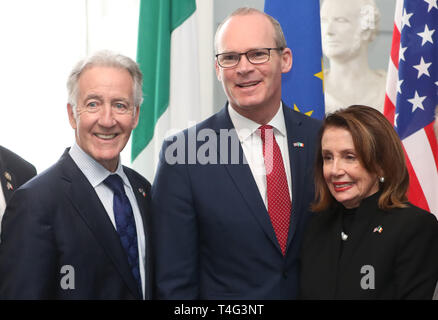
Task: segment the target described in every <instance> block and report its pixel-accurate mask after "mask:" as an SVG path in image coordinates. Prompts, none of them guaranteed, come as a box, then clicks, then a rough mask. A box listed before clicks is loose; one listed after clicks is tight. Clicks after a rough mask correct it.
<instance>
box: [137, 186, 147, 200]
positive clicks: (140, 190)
mask: <svg viewBox="0 0 438 320" xmlns="http://www.w3.org/2000/svg"><path fill="white" fill-rule="evenodd" d="M138 192H140V193H141V194H142V196H143V197H144V198H146V192H144V190H143V188H138Z"/></svg>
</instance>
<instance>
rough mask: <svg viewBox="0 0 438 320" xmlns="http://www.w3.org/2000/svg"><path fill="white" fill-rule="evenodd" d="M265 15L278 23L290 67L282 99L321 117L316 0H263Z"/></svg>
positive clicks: (320, 76) (321, 70)
mask: <svg viewBox="0 0 438 320" xmlns="http://www.w3.org/2000/svg"><path fill="white" fill-rule="evenodd" d="M265 12H266V13H267V14H269V15H271V16H273V17H274V18H275V19H277V20H278V22H280V24H281V27H282V29H283V32H284V36H285V37H286V42H287V45H288V47H289V48H290V49H291V50H292V56H293V64H292V70H291V71H290V72H289V73H286V74H283V81H282V87H281V90H282V99H283V101H284V102H285V103H286V104H287V105H288V106H289V107H291V108H294V109H295V110H298V111H300V112H303V113H306V114H307V115H309V116H312V117H314V118H318V119H322V118H323V117H324V113H325V112H324V92H323V68H322V48H321V26H320V16H319V0H265Z"/></svg>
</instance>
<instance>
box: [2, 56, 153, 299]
mask: <svg viewBox="0 0 438 320" xmlns="http://www.w3.org/2000/svg"><path fill="white" fill-rule="evenodd" d="M141 86H142V75H141V72H140V70H139V68H138V65H137V64H136V63H135V62H134V61H132V60H131V59H130V58H127V57H124V56H122V55H116V54H113V53H110V52H106V51H103V52H99V53H97V54H95V55H93V56H91V57H89V58H87V59H85V60H83V61H81V62H79V63H78V64H77V65H76V67H75V68H74V69H73V70H72V72H71V74H70V76H69V80H68V83H67V87H68V91H69V103H68V105H67V111H68V116H69V120H70V124H71V126H72V128H73V129H74V130H75V138H76V139H75V140H76V141H75V144H74V145H73V146H72V147H71V148H69V149H67V150H66V151H65V152H64V154H63V155H62V157H61V159H60V160H59V161H58V162H57V163H56V164H55V165H53V166H52V167H51V168H49V169H48V170H46V171H44V172H43V173H41V174H40V175H38V176H37V177H36V178H34V179H33V180H31V181H30V182H28V183H27V184H25V185H23V186H22V187H21V188H20V189H18V190H17V191H16V192H15V194H14V196H13V197H12V199H11V202H10V203H9V205H8V208H7V210H6V212H5V216H4V220H3V231H2V234H1V243H0V298H2V299H149V298H151V282H152V278H151V275H152V269H151V264H150V255H151V250H150V248H149V245H150V238H149V236H150V233H149V232H148V227H149V222H148V215H149V208H148V206H149V190H150V184H149V182H148V181H147V180H146V179H144V178H143V177H142V176H141V175H139V174H138V173H136V172H135V171H133V170H131V169H129V168H126V167H124V166H122V165H121V160H120V152H121V151H122V149H123V148H124V147H125V145H126V143H127V142H128V139H129V136H130V134H131V131H132V130H133V129H134V127H135V126H136V125H137V122H138V116H139V106H140V105H141V100H142V90H141Z"/></svg>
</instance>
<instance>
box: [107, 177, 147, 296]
mask: <svg viewBox="0 0 438 320" xmlns="http://www.w3.org/2000/svg"><path fill="white" fill-rule="evenodd" d="M103 183H104V184H105V185H106V186H107V187H109V188H110V189H111V190H112V191H113V192H114V201H113V210H114V217H115V220H116V227H117V232H118V233H119V237H120V241H121V243H122V246H123V248H124V249H125V251H126V254H127V256H128V262H129V266H130V267H131V271H132V274H133V275H134V278H135V280H137V284H138V288H139V291H140V293H141V292H142V289H141V277H140V268H139V263H138V244H137V230H136V228H135V220H134V214H133V213H132V207H131V203H130V202H129V199H128V197H127V196H126V193H125V188H124V186H123V180H122V178H120V176H118V175H117V174H112V175H110V176H108V177H107V178H106V179H105V180H104V181H103Z"/></svg>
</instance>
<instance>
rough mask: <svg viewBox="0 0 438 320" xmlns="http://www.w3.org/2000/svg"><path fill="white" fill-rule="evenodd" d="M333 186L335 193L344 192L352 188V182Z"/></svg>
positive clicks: (335, 183) (336, 183) (338, 183)
mask: <svg viewBox="0 0 438 320" xmlns="http://www.w3.org/2000/svg"><path fill="white" fill-rule="evenodd" d="M333 186H334V188H335V190H336V191H345V190H347V189H349V188H351V187H352V186H353V183H352V182H334V183H333Z"/></svg>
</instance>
